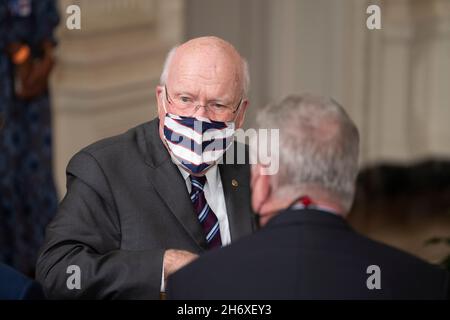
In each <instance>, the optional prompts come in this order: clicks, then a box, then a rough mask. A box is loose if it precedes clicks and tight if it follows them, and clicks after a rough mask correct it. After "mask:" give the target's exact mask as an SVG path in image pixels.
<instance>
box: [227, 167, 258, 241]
mask: <svg viewBox="0 0 450 320" xmlns="http://www.w3.org/2000/svg"><path fill="white" fill-rule="evenodd" d="M219 170H220V176H221V180H222V186H223V192H224V196H225V204H226V207H227V215H228V222H229V225H230V234H231V241H232V242H234V241H236V240H237V239H239V238H241V237H243V236H246V235H249V234H251V233H252V231H254V230H255V222H254V215H253V212H252V210H251V207H250V175H249V171H250V170H249V166H248V165H245V164H241V165H238V164H220V165H219Z"/></svg>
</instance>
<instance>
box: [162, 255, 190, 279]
mask: <svg viewBox="0 0 450 320" xmlns="http://www.w3.org/2000/svg"><path fill="white" fill-rule="evenodd" d="M197 258H198V255H197V254H194V253H192V252H189V251H185V250H176V249H169V250H166V252H164V261H163V265H164V281H167V278H168V277H169V276H170V275H171V274H173V273H174V272H176V271H177V270H179V269H181V268H182V267H184V266H185V265H187V264H189V263H191V262H192V261H194V260H195V259H197Z"/></svg>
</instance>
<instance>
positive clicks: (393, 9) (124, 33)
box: [52, 0, 450, 194]
mask: <svg viewBox="0 0 450 320" xmlns="http://www.w3.org/2000/svg"><path fill="white" fill-rule="evenodd" d="M59 2H60V8H61V16H62V23H61V27H60V32H59V40H60V46H59V49H58V66H57V68H56V70H55V72H54V73H53V79H52V80H53V82H52V84H53V86H52V87H53V91H52V92H53V99H54V103H53V108H54V127H55V131H54V137H55V172H56V177H57V183H58V186H59V189H60V191H61V193H62V194H63V193H64V192H65V188H64V185H65V176H64V170H65V167H66V165H67V161H68V160H69V159H70V157H71V156H72V155H73V154H74V153H75V152H76V151H78V150H79V149H80V148H82V147H83V146H85V145H87V144H89V143H91V142H93V141H96V140H98V139H100V138H103V137H106V136H110V135H114V134H119V133H121V132H123V131H125V130H126V129H127V128H130V127H132V126H134V125H136V124H139V123H141V122H144V121H147V120H149V119H151V118H152V117H153V116H154V115H155V105H154V103H155V99H154V88H155V86H156V84H157V83H158V77H159V74H160V72H161V69H162V64H163V60H164V56H165V54H166V52H167V51H168V49H169V48H170V47H172V46H173V45H175V44H177V43H180V42H182V41H184V40H186V39H189V38H192V37H196V36H200V35H218V36H220V37H223V38H225V39H226V40H229V41H230V42H232V43H233V44H234V45H235V46H236V47H237V48H238V50H240V51H241V52H242V54H243V55H244V56H245V57H246V58H247V59H248V60H249V63H250V71H251V77H252V84H251V107H250V110H249V112H248V115H247V121H246V125H247V127H251V126H253V124H254V119H255V116H256V114H257V112H258V110H259V109H260V108H261V107H263V106H264V105H265V104H267V103H268V102H270V101H275V100H277V99H280V98H281V97H283V96H285V95H287V94H289V93H299V92H304V91H312V92H316V93H321V94H326V95H330V96H332V97H334V98H335V99H336V100H338V101H339V102H340V103H342V104H343V105H344V107H345V108H346V109H347V111H348V112H349V113H350V115H351V117H352V118H353V119H354V120H355V122H356V123H357V125H358V127H359V129H360V131H361V137H362V158H361V164H362V166H366V165H369V164H372V163H376V162H379V161H382V160H399V161H410V160H417V159H420V158H423V157H428V156H436V157H441V156H449V155H450V143H448V141H450V126H449V125H448V121H449V119H450V106H449V101H450V90H449V85H448V84H449V83H450V0H428V1H422V0H394V1H393V0H385V1H379V0H371V1H365V0H341V1H336V0H277V1H272V0H245V1H242V0H210V1H205V0H185V1H183V0H171V1H163V0H95V1H87V0H78V1H74V0H72V1H71V0H60V1H59ZM68 4H78V5H79V6H80V7H81V11H82V28H81V30H67V29H66V28H65V18H66V17H67V14H66V13H65V8H66V7H67V5H68ZM369 4H379V5H380V6H381V8H382V29H381V30H368V29H367V28H366V19H367V17H368V15H367V14H366V8H367V6H368V5H369Z"/></svg>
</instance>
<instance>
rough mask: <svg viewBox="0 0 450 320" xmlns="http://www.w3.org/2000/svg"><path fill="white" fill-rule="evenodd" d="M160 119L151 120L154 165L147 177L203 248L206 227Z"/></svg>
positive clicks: (150, 157)
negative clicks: (166, 141) (166, 144)
mask: <svg viewBox="0 0 450 320" xmlns="http://www.w3.org/2000/svg"><path fill="white" fill-rule="evenodd" d="M158 125H159V122H158V121H155V120H154V121H152V122H151V123H150V127H149V132H147V133H146V134H145V135H146V137H145V139H146V140H147V146H148V149H147V162H148V164H149V165H150V166H151V170H150V173H149V177H148V179H149V180H150V182H151V184H152V185H153V186H154V187H155V189H156V192H157V193H158V194H159V196H160V197H161V198H162V199H163V201H164V203H165V204H166V206H167V207H168V208H169V209H170V211H171V212H172V213H173V214H174V215H175V217H176V218H177V220H178V221H179V222H180V224H181V225H182V226H183V227H184V229H185V230H186V231H187V232H188V234H189V235H190V236H191V237H192V238H193V239H194V240H195V242H196V243H197V244H198V246H199V247H200V248H202V249H205V248H206V239H205V237H204V235H203V230H202V227H201V225H200V222H199V221H198V219H196V215H195V213H194V208H193V206H192V202H191V199H190V198H189V194H188V192H187V189H186V183H185V181H184V179H183V177H182V175H181V173H180V172H179V170H178V168H177V167H176V165H175V164H174V163H173V162H172V160H171V159H170V156H169V153H168V151H167V150H166V149H165V147H164V145H163V143H162V142H161V139H160V137H159V131H158Z"/></svg>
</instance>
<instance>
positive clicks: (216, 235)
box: [190, 175, 222, 249]
mask: <svg viewBox="0 0 450 320" xmlns="http://www.w3.org/2000/svg"><path fill="white" fill-rule="evenodd" d="M190 177H191V184H192V190H191V194H190V196H191V201H192V204H193V205H194V210H195V213H196V214H197V217H198V220H199V221H200V224H201V226H202V228H203V232H204V234H205V237H206V243H207V245H208V249H212V248H216V247H220V246H222V240H221V239H220V228H219V220H217V217H216V214H215V213H214V212H213V211H212V209H211V208H210V207H209V205H208V203H207V202H206V198H205V193H204V191H203V189H204V187H205V182H206V177H205V176H201V177H196V176H192V175H191V176H190Z"/></svg>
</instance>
